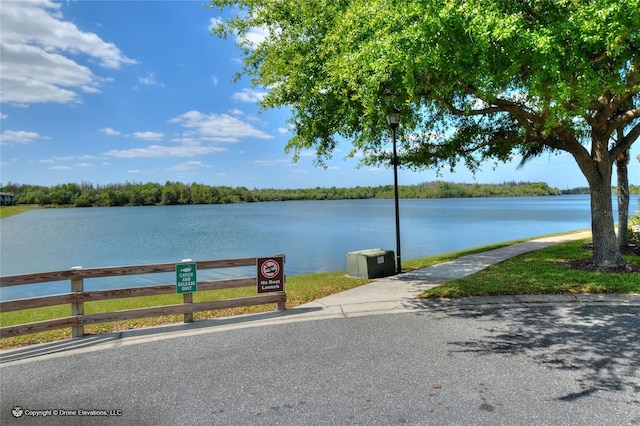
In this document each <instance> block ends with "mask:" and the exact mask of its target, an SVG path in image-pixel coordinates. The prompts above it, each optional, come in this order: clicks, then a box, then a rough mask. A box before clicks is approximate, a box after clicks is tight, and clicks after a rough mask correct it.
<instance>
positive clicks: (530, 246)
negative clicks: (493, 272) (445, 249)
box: [292, 231, 640, 316]
mask: <svg viewBox="0 0 640 426" xmlns="http://www.w3.org/2000/svg"><path fill="white" fill-rule="evenodd" d="M590 236H591V232H590V231H584V232H577V233H573V234H568V235H560V236H554V237H545V238H539V239H535V240H531V241H526V242H523V243H518V244H514V245H510V246H506V247H502V248H499V249H495V250H490V251H486V252H482V253H477V254H472V255H468V256H463V257H460V258H458V259H455V260H452V261H450V262H445V263H441V264H437V265H434V266H430V267H428V268H424V269H418V270H416V271H411V272H405V273H401V274H399V275H395V276H392V277H387V278H379V279H376V280H375V281H374V282H373V283H371V284H367V285H363V286H361V287H357V288H354V289H351V290H347V291H344V292H342V293H337V294H334V295H331V296H327V297H324V298H322V299H318V300H316V301H314V302H311V303H307V304H305V305H302V306H299V307H296V308H293V309H292V311H295V310H296V309H311V308H313V309H314V311H313V312H309V313H308V314H307V315H324V316H350V315H370V314H373V313H385V312H388V313H393V312H398V311H406V310H407V309H416V307H418V306H421V307H427V306H443V305H458V306H459V305H477V304H487V303H489V304H495V303H549V302H554V301H557V302H575V301H616V302H621V303H624V302H640V296H638V295H525V296H506V297H502V296H501V297H467V298H461V299H455V300H439V299H434V300H428V299H427V300H419V301H418V300H416V299H415V298H416V296H418V295H419V294H421V293H422V292H424V291H426V290H429V289H431V288H433V287H436V286H439V285H441V284H444V283H446V282H448V281H451V280H454V279H458V278H463V277H466V276H468V275H471V274H474V273H476V272H479V271H481V270H483V269H485V268H487V267H489V266H491V265H494V264H497V263H500V262H503V261H505V260H507V259H510V258H512V257H516V256H519V255H521V254H524V253H528V252H531V251H534V250H539V249H542V248H545V247H549V246H551V245H554V244H560V243H565V242H569V241H575V240H580V239H585V238H589V237H590Z"/></svg>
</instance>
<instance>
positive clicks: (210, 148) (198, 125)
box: [103, 111, 273, 167]
mask: <svg viewBox="0 0 640 426" xmlns="http://www.w3.org/2000/svg"><path fill="white" fill-rule="evenodd" d="M169 123H172V124H178V125H180V126H181V127H183V128H184V130H183V131H182V132H181V133H178V134H177V135H176V137H174V138H172V140H171V141H172V142H173V143H174V145H169V146H163V145H151V146H148V147H146V148H131V149H121V150H116V149H113V150H111V151H108V152H105V153H103V155H106V156H109V157H118V158H137V157H147V158H161V157H195V156H202V155H207V154H213V153H218V152H224V151H227V148H223V147H220V146H216V145H215V143H220V142H239V141H240V140H241V139H243V138H258V139H273V136H271V135H268V134H267V133H265V132H263V131H261V130H258V129H256V128H255V127H253V126H252V125H251V124H249V123H246V122H244V121H242V120H239V119H238V118H235V117H232V116H230V115H228V114H205V113H202V112H200V111H189V112H186V113H184V114H182V115H180V116H177V117H174V118H172V119H170V120H169ZM133 136H135V137H137V138H141V139H147V140H157V139H161V138H163V137H164V134H162V133H155V132H136V133H134V134H133ZM184 164H186V165H187V166H191V167H193V165H194V164H195V163H193V162H187V163H184ZM187 166H185V165H183V166H182V167H187Z"/></svg>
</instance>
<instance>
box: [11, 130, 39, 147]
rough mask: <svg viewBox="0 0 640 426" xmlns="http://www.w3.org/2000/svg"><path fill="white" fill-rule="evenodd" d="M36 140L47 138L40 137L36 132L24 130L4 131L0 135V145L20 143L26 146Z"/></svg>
mask: <svg viewBox="0 0 640 426" xmlns="http://www.w3.org/2000/svg"><path fill="white" fill-rule="evenodd" d="M36 139H48V138H47V137H43V136H40V135H39V134H38V133H36V132H26V131H24V130H18V131H15V130H5V131H4V132H2V133H0V143H2V144H5V143H21V144H27V143H31V142H33V141H35V140H36Z"/></svg>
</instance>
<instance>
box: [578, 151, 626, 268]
mask: <svg viewBox="0 0 640 426" xmlns="http://www.w3.org/2000/svg"><path fill="white" fill-rule="evenodd" d="M595 164H596V169H597V171H596V170H593V173H586V174H585V176H586V177H587V181H588V182H589V189H590V190H591V233H592V236H593V259H592V262H593V265H594V266H595V267H597V268H602V269H614V268H622V267H625V266H626V262H625V260H624V259H623V258H622V253H621V252H620V246H619V245H618V241H617V239H616V232H615V225H614V221H613V203H612V202H611V196H612V193H611V178H612V172H613V165H612V164H611V162H609V161H600V162H596V163H595Z"/></svg>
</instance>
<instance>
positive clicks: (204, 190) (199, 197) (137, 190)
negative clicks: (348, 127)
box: [1, 181, 640, 207]
mask: <svg viewBox="0 0 640 426" xmlns="http://www.w3.org/2000/svg"><path fill="white" fill-rule="evenodd" d="M630 190H631V193H633V194H640V186H636V185H631V188H630ZM1 191H2V192H10V193H13V194H15V196H16V204H37V205H57V206H76V207H112V206H151V205H192V204H230V203H252V202H266V201H298V200H345V199H373V198H379V199H385V198H393V186H392V185H385V186H378V187H363V186H356V187H352V188H336V187H335V186H334V187H331V188H320V187H317V188H307V189H271V188H267V189H251V190H250V189H247V188H245V187H229V186H210V185H204V184H199V183H191V184H185V183H181V182H171V181H168V182H166V183H165V184H164V185H162V184H159V183H152V182H147V183H130V182H127V183H124V184H120V183H115V184H108V185H93V184H91V183H87V182H82V183H80V184H77V183H65V184H60V185H55V186H51V187H47V186H41V185H21V184H17V183H9V184H7V185H5V186H2V188H1ZM584 193H587V194H588V193H589V190H588V188H574V189H570V190H565V191H561V190H559V189H557V188H552V187H550V186H549V185H547V184H546V183H543V182H533V183H532V182H504V183H502V184H479V183H476V184H466V183H452V182H443V181H435V182H425V183H421V184H418V185H410V186H400V187H399V194H400V197H401V198H465V197H518V196H545V195H560V194H584Z"/></svg>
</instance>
